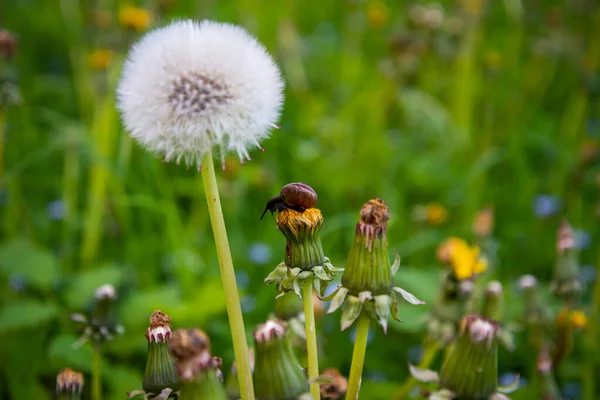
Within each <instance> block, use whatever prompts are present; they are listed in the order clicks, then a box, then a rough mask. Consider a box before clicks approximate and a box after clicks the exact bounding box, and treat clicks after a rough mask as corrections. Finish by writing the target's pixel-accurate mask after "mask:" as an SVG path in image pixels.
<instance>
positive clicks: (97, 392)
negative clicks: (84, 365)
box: [92, 344, 102, 400]
mask: <svg viewBox="0 0 600 400" xmlns="http://www.w3.org/2000/svg"><path fill="white" fill-rule="evenodd" d="M101 361H102V355H101V354H100V346H99V345H97V344H92V400H102V368H101V366H100V364H101Z"/></svg>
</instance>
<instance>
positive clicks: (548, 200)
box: [533, 194, 561, 218]
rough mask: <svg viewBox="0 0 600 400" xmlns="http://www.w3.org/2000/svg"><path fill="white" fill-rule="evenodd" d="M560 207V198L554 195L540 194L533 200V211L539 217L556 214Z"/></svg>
mask: <svg viewBox="0 0 600 400" xmlns="http://www.w3.org/2000/svg"><path fill="white" fill-rule="evenodd" d="M560 207H561V204H560V199H559V198H558V197H556V196H552V195H548V194H540V195H538V196H536V197H535V199H534V200H533V212H534V213H535V215H536V216H538V217H541V218H546V217H549V216H551V215H554V214H556V213H557V212H558V211H559V210H560Z"/></svg>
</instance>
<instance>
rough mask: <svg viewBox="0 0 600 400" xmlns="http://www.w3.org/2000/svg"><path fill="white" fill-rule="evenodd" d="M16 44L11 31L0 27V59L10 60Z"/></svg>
mask: <svg viewBox="0 0 600 400" xmlns="http://www.w3.org/2000/svg"><path fill="white" fill-rule="evenodd" d="M17 44H18V43H17V38H16V37H15V35H14V34H13V33H11V32H9V31H7V30H4V29H0V59H2V58H4V59H5V60H10V59H11V58H12V57H13V56H14V55H15V53H16V52H17Z"/></svg>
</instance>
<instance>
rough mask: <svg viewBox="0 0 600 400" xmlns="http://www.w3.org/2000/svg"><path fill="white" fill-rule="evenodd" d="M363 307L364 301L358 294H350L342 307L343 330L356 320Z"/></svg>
mask: <svg viewBox="0 0 600 400" xmlns="http://www.w3.org/2000/svg"><path fill="white" fill-rule="evenodd" d="M362 309H363V302H362V301H360V299H359V298H358V297H356V296H352V295H348V296H346V300H345V301H344V306H343V307H342V330H345V329H346V328H348V327H349V326H350V325H352V324H353V323H354V321H356V319H357V318H358V317H359V316H360V312H361V311H362Z"/></svg>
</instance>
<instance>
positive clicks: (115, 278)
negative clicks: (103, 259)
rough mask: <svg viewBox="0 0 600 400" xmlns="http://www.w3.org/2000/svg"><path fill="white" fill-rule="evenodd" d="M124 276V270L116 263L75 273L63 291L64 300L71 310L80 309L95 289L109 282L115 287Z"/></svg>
mask: <svg viewBox="0 0 600 400" xmlns="http://www.w3.org/2000/svg"><path fill="white" fill-rule="evenodd" d="M124 277H125V270H124V269H123V267H121V266H118V265H107V266H104V267H100V268H97V269H93V270H91V271H86V272H84V273H82V274H79V275H77V276H76V277H75V278H74V279H73V280H72V281H71V282H70V284H69V286H68V288H67V289H66V292H65V295H64V296H65V301H66V302H67V305H68V306H69V308H70V309H72V310H81V309H82V308H84V307H85V305H86V303H87V301H89V299H90V298H91V297H92V296H93V295H94V292H95V291H96V289H97V288H98V287H100V286H102V285H104V284H107V283H110V284H111V285H113V286H115V287H117V286H119V284H120V283H121V282H122V281H123V279H124Z"/></svg>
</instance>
